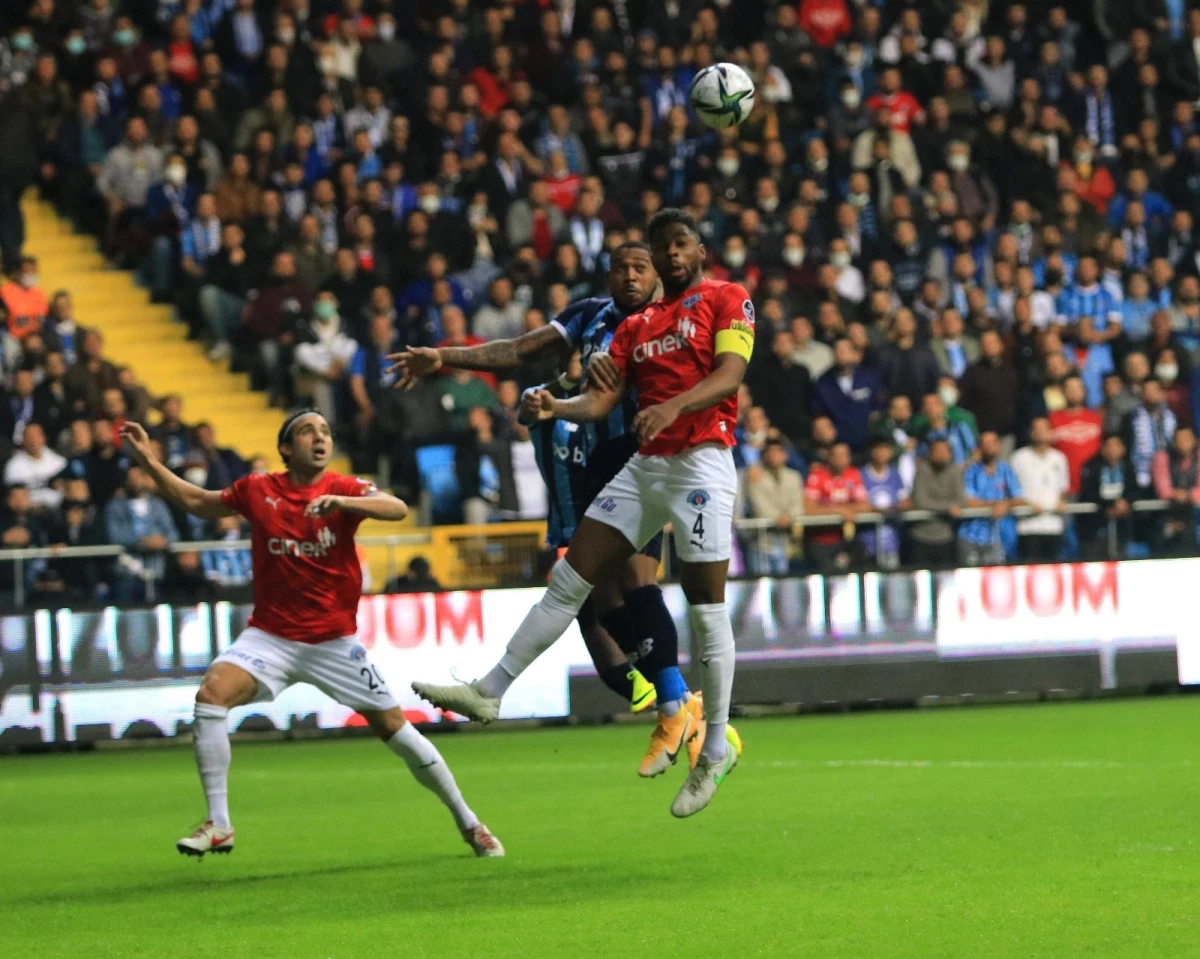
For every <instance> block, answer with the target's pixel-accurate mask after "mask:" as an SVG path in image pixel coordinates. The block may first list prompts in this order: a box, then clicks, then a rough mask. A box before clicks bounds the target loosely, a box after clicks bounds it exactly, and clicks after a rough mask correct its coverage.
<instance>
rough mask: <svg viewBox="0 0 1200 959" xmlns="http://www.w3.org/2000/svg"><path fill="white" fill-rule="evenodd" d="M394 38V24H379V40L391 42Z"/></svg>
mask: <svg viewBox="0 0 1200 959" xmlns="http://www.w3.org/2000/svg"><path fill="white" fill-rule="evenodd" d="M395 37H396V25H395V24H394V23H387V22H386V21H385V22H384V23H381V24H380V25H379V39H380V40H393V39H395Z"/></svg>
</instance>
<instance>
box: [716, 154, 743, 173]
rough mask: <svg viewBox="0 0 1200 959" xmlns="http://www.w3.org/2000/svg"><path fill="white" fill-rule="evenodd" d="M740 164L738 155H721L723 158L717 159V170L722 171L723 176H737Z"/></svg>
mask: <svg viewBox="0 0 1200 959" xmlns="http://www.w3.org/2000/svg"><path fill="white" fill-rule="evenodd" d="M739 166H741V164H740V163H738V161H737V158H736V157H721V159H719V160H718V161H717V170H718V171H719V172H720V174H721V176H735V175H736V174H737V171H738V167H739Z"/></svg>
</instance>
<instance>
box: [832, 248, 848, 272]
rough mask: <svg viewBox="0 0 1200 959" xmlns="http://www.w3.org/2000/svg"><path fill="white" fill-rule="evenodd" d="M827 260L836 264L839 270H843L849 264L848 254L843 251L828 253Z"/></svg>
mask: <svg viewBox="0 0 1200 959" xmlns="http://www.w3.org/2000/svg"><path fill="white" fill-rule="evenodd" d="M829 262H830V263H832V264H833V265H834V266H836V267H837V268H838V269H839V270H844V269H845V268H846V267H848V266H849V265H850V254H849V253H846V252H845V251H839V252H838V253H831V254H829Z"/></svg>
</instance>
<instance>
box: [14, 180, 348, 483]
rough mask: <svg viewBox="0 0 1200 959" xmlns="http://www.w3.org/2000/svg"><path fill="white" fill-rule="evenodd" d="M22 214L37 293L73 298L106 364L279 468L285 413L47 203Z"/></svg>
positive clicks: (32, 204)
mask: <svg viewBox="0 0 1200 959" xmlns="http://www.w3.org/2000/svg"><path fill="white" fill-rule="evenodd" d="M22 208H23V209H24V211H25V215H26V226H27V244H26V248H27V249H28V250H29V252H30V253H32V254H33V255H35V256H37V257H38V258H39V261H40V263H39V271H40V272H41V274H42V277H43V279H42V286H43V287H44V288H45V289H46V290H48V291H53V290H57V289H67V290H69V291H70V292H71V294H72V297H73V298H74V300H75V310H76V316H78V318H79V320H80V322H81V323H83V324H84V325H86V326H91V327H94V328H95V329H98V330H99V331H100V332H101V333H102V334H103V335H104V341H105V355H106V356H107V357H108V358H109V359H111V360H112V361H113V362H114V363H117V364H118V365H121V366H128V367H131V368H132V369H133V370H134V371H135V372H136V374H137V376H138V379H139V380H140V381H141V382H142V384H143V385H144V386H145V387H146V388H147V389H148V390H149V391H150V392H151V393H152V394H154V395H155V396H162V395H164V394H166V393H179V394H181V395H182V396H183V398H184V416H185V418H186V419H187V420H189V421H193V422H194V421H197V420H208V421H210V422H211V423H212V425H213V427H214V428H215V429H216V431H217V437H218V441H219V442H220V443H221V444H223V445H227V446H232V447H233V448H234V449H236V450H238V452H239V453H241V454H242V455H243V456H250V455H253V454H256V453H263V454H266V455H267V456H268V457H269V458H270V460H271V461H272V467H273V468H276V467H278V466H280V465H281V464H280V463H279V460H278V456H277V454H276V452H275V436H276V434H277V432H278V430H279V423H280V422H281V420H282V417H283V414H282V413H281V412H280V411H278V410H272V409H270V408H269V407H268V406H267V401H266V397H265V396H264V395H263V394H262V393H255V392H252V391H251V390H250V378H249V377H248V376H247V375H246V374H243V373H237V374H235V373H231V372H229V368H228V365H227V364H225V363H212V362H210V361H209V360H208V358H207V357H206V356H205V353H204V348H203V347H202V346H201V344H199V343H195V342H191V341H189V340H188V339H187V328H186V326H184V325H183V324H182V323H180V322H178V321H177V320H176V318H175V314H174V311H173V310H172V309H171V308H169V307H166V306H160V305H157V304H152V303H151V302H150V297H149V294H148V293H147V292H146V291H145V290H144V289H142V288H140V287H139V286H138V285H137V284H136V283H135V282H134V279H133V276H132V275H131V274H130V273H128V272H125V271H121V270H116V269H113V268H112V267H110V265H109V264H108V263H107V262H106V261H105V260H104V258H103V257H102V256H101V255H100V253H99V252H98V248H97V244H96V241H95V240H94V239H93V238H91V237H88V236H81V235H77V234H75V233H74V232H73V231H72V228H71V225H70V223H69V222H67V221H66V220H63V219H61V218H59V217H58V216H57V215H56V214H55V212H54V210H53V208H52V207H50V206H49V205H48V204H44V203H41V202H39V201H37V200H36V199H35V198H33V196H32V194H30V195H27V196H26V197H25V199H24V200H23V202H22ZM339 465H341V466H342V468H345V467H346V465H347V464H345V463H344V462H343V463H340V464H339Z"/></svg>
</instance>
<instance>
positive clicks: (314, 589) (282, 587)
mask: <svg viewBox="0 0 1200 959" xmlns="http://www.w3.org/2000/svg"><path fill="white" fill-rule="evenodd" d="M373 492H375V486H374V485H373V484H372V483H370V482H368V481H367V480H361V479H356V478H355V477H353V476H341V475H339V474H337V473H326V474H325V475H324V476H322V477H321V479H320V480H319V481H318V482H316V483H314V484H313V485H312V486H293V485H292V483H291V482H290V481H289V480H288V476H287V473H267V474H258V475H254V476H243V477H242V478H241V479H240V480H238V481H237V482H236V483H234V484H233V485H232V486H228V487H226V488H225V489H224V490H223V491H222V493H221V499H222V501H223V502H224V503H225V505H226V506H228V507H229V508H230V509H231V510H233V511H234V512H236V513H241V514H242V515H243V516H244V517H246V519H248V520H249V521H250V555H251V558H252V559H253V563H254V613H253V614H252V615H251V617H250V625H251V626H257V627H258V628H259V629H261V630H263V631H265V632H268V633H270V634H271V635H272V636H280V637H282V638H283V639H292V640H296V641H297V642H301V643H320V642H324V641H325V640H327V639H336V638H338V637H340V636H353V635H354V634H355V633H356V632H358V601H359V599H360V598H361V597H362V567H361V566H359V563H358V554H357V553H356V552H355V549H354V533H355V531H356V530H357V529H358V526H359V524H360V523H361V522H362V521H363V517H362V516H358V515H355V514H353V513H347V512H344V511H342V510H339V511H338V512H336V513H333V514H332V515H329V516H305V515H304V509H305V507H306V506H308V504H309V503H311V502H312V501H313V500H314V499H316V498H317V497H318V496H323V495H325V494H329V495H332V496H369V495H370V494H371V493H373Z"/></svg>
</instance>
